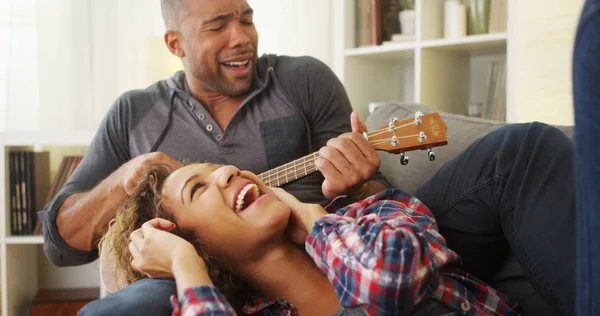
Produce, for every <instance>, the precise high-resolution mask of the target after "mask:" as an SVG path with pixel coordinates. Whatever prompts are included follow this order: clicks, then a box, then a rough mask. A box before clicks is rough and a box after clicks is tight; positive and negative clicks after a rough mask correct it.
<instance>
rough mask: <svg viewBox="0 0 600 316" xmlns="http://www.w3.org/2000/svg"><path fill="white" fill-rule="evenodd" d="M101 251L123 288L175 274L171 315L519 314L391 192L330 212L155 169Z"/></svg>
mask: <svg viewBox="0 0 600 316" xmlns="http://www.w3.org/2000/svg"><path fill="white" fill-rule="evenodd" d="M332 204H335V201H334V203H332ZM331 206H332V205H330V207H331ZM328 208H329V207H328ZM155 217H158V218H155ZM151 218H154V219H151ZM146 220H149V221H147V222H145V223H143V222H144V221H146ZM173 222H175V223H177V224H176V225H175V224H174V223H173ZM128 223H135V225H129V224H128ZM142 223H143V224H142ZM140 226H141V228H139V229H137V230H135V231H134V228H138V227H140ZM168 231H171V232H173V233H175V234H172V233H170V232H168ZM130 233H131V234H130ZM177 235H179V236H181V237H179V236H177ZM286 235H287V236H286ZM129 236H130V238H131V241H130V242H129V238H128V237H129ZM182 237H183V238H182ZM186 240H189V241H191V242H188V241H186ZM126 243H128V245H127V248H128V249H129V252H128V251H126V250H125V248H126V247H125V246H124V245H125V244H126ZM303 243H304V244H305V247H306V250H305V251H304V250H302V249H301V248H299V247H297V245H301V244H303ZM103 245H104V247H107V248H108V249H111V251H109V252H108V255H109V256H112V258H114V261H115V262H116V267H117V270H118V269H121V271H124V275H125V277H126V278H127V281H129V282H132V281H135V280H137V279H139V278H142V277H144V276H145V275H147V276H149V277H152V278H171V277H173V278H175V280H176V283H177V292H178V296H179V302H177V300H172V301H173V304H174V306H175V311H174V314H175V315H178V314H179V313H182V314H185V315H188V314H203V313H214V314H219V313H221V314H233V313H234V311H237V312H239V313H244V314H252V313H259V314H261V315H293V314H295V313H298V314H300V315H331V314H334V313H336V311H337V313H343V312H344V310H342V311H340V308H341V307H342V308H352V307H355V308H359V309H361V310H363V311H364V312H366V313H367V314H370V315H407V314H409V313H412V314H419V313H421V314H422V315H440V314H447V315H454V314H457V315H458V314H461V315H518V314H519V308H518V307H517V306H516V305H512V304H510V303H508V302H506V301H505V299H504V298H503V296H502V295H501V294H500V293H498V292H496V291H495V290H493V289H492V288H490V287H489V286H487V285H485V284H483V283H482V282H481V281H479V280H477V279H475V278H474V277H472V276H470V275H468V274H466V273H463V272H461V271H459V270H457V269H456V268H454V267H453V266H454V265H455V264H458V263H459V261H460V259H459V258H458V255H457V254H456V253H454V252H453V251H451V250H450V249H448V248H447V247H446V245H445V240H444V238H443V237H442V236H441V235H440V234H439V233H438V231H437V227H436V224H435V221H434V219H433V215H432V214H431V212H430V211H429V210H428V209H427V208H426V207H425V206H424V205H423V204H421V203H420V202H419V201H418V200H417V199H416V198H414V197H412V196H410V195H408V194H406V193H404V192H402V191H400V190H386V191H383V192H381V193H379V194H377V195H375V196H372V197H370V198H368V199H366V200H363V201H359V202H357V203H354V204H351V205H349V206H347V207H344V208H341V209H339V210H337V212H336V213H335V214H328V212H327V211H326V210H325V209H324V208H323V207H321V206H319V205H313V204H305V203H301V202H299V201H298V200H296V199H295V198H294V197H293V196H291V195H290V194H288V193H286V192H285V191H284V190H281V189H273V188H269V187H266V186H265V185H264V184H263V183H262V182H261V181H260V180H259V179H258V178H257V177H256V176H255V175H254V174H252V173H251V172H247V171H239V170H238V169H236V168H235V167H232V166H218V165H212V164H192V165H188V166H185V167H182V168H180V169H178V170H175V171H173V172H172V173H170V170H168V168H166V167H164V166H155V167H153V168H152V169H151V170H150V171H149V173H148V176H147V181H145V182H144V183H142V184H140V186H139V187H138V189H137V191H136V193H135V194H133V195H132V196H131V197H130V198H129V199H128V200H127V201H126V203H125V204H124V205H123V206H122V208H121V209H120V210H119V213H118V215H117V218H116V220H115V222H114V223H113V224H112V225H111V226H110V228H109V230H108V232H107V233H106V235H105V238H104V241H103ZM130 263H131V267H129V264H130ZM315 264H316V266H315ZM123 269H124V270H123ZM134 269H135V270H138V271H139V272H135V271H134ZM140 272H141V273H140ZM215 285H216V287H215ZM221 291H222V293H224V294H225V295H223V294H221ZM249 292H252V293H254V294H256V296H252V297H251V296H248V294H247V293H249ZM257 297H262V298H261V299H258V298H257ZM229 303H231V305H229ZM440 303H441V304H440ZM434 310H435V311H434ZM219 315H220V314H219Z"/></svg>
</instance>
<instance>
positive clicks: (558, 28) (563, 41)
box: [507, 0, 584, 125]
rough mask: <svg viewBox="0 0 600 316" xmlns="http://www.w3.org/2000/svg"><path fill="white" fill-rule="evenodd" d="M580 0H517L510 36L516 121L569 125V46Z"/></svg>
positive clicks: (570, 110) (570, 121)
mask: <svg viewBox="0 0 600 316" xmlns="http://www.w3.org/2000/svg"><path fill="white" fill-rule="evenodd" d="M583 3H584V1H583V0H569V1H564V0H548V1H539V0H517V1H514V5H515V8H514V11H513V12H512V13H511V16H512V18H514V19H516V21H515V26H514V29H513V30H512V31H513V34H512V35H511V40H513V39H514V41H515V42H513V45H512V47H514V52H513V53H514V55H513V56H514V58H515V60H514V62H515V64H514V65H515V66H514V71H515V76H514V81H513V89H514V102H515V103H514V104H515V107H514V109H515V112H514V113H510V112H509V113H507V114H508V119H509V120H511V121H516V122H526V121H532V120H539V121H544V122H548V123H552V124H565V125H570V124H573V98H572V87H571V85H572V84H571V65H572V61H571V58H572V49H573V43H574V39H575V28H576V25H577V21H578V19H579V14H580V11H581V9H582V8H583Z"/></svg>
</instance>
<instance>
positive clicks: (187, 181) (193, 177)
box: [179, 174, 198, 204]
mask: <svg viewBox="0 0 600 316" xmlns="http://www.w3.org/2000/svg"><path fill="white" fill-rule="evenodd" d="M197 177H198V174H195V175H193V176H191V177H189V178H188V179H187V180H185V182H184V183H183V186H181V190H180V191H179V196H180V197H181V204H183V190H184V189H185V187H186V186H187V184H188V183H190V181H192V180H194V179H195V178H197Z"/></svg>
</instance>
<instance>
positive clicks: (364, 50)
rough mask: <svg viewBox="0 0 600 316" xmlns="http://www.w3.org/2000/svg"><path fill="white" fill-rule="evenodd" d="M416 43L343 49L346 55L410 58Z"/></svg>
mask: <svg viewBox="0 0 600 316" xmlns="http://www.w3.org/2000/svg"><path fill="white" fill-rule="evenodd" d="M416 47H417V44H416V43H414V42H410V43H394V44H389V45H379V46H369V47H359V48H349V49H346V50H345V51H344V56H346V57H364V58H374V59H381V60H397V59H402V58H412V57H413V56H414V50H415V48H416Z"/></svg>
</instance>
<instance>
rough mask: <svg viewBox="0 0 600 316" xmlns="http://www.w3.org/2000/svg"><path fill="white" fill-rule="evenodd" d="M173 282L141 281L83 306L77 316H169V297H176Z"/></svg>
mask: <svg viewBox="0 0 600 316" xmlns="http://www.w3.org/2000/svg"><path fill="white" fill-rule="evenodd" d="M176 294H177V289H176V287H175V281H173V280H155V279H142V280H139V281H137V282H135V283H133V284H131V285H130V286H128V287H126V288H124V289H122V290H120V291H118V292H116V293H113V294H110V295H107V296H106V297H104V298H102V299H99V300H95V301H92V302H90V303H89V304H87V305H86V306H84V307H83V308H82V309H81V310H80V311H79V312H78V313H77V316H113V315H127V316H169V315H171V312H172V311H173V308H172V307H171V303H170V301H169V297H170V296H171V295H176Z"/></svg>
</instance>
